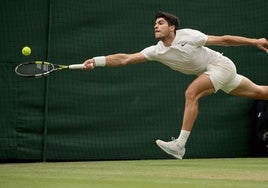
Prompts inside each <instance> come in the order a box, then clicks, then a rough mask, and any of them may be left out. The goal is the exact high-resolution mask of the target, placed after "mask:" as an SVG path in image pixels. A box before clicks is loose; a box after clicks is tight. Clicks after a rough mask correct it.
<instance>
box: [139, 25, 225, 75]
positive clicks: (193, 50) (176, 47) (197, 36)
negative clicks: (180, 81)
mask: <svg viewBox="0 0 268 188" xmlns="http://www.w3.org/2000/svg"><path fill="white" fill-rule="evenodd" d="M207 39H208V36H207V35H205V34H204V33H201V32H200V31H197V30H193V29H180V30H177V31H176V37H175V39H174V41H173V42H172V44H171V46H168V47H166V46H165V45H164V44H163V42H162V41H159V42H158V43H157V45H153V46H150V47H147V48H145V49H144V50H142V51H141V53H142V54H143V55H144V56H145V57H146V59H147V60H149V61H158V62H161V63H163V64H165V65H167V66H169V67H170V68H171V69H173V70H176V71H180V72H182V73H184V74H194V75H200V74H202V73H204V72H206V71H207V66H208V64H210V63H212V62H214V61H217V59H218V58H219V57H220V56H222V55H221V54H220V53H218V52H216V51H213V50H211V49H209V48H207V47H204V45H205V43H206V41H207Z"/></svg>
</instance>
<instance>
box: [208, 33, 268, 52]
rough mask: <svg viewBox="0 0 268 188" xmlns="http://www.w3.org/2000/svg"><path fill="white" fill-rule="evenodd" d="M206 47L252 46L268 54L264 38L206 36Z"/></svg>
mask: <svg viewBox="0 0 268 188" xmlns="http://www.w3.org/2000/svg"><path fill="white" fill-rule="evenodd" d="M205 45H206V46H209V45H217V46H245V45H252V46H256V47H257V48H259V49H261V50H263V51H265V52H266V53H268V41H267V39H265V38H259V39H254V38H247V37H241V36H232V35H223V36H214V35H208V39H207V41H206V43H205Z"/></svg>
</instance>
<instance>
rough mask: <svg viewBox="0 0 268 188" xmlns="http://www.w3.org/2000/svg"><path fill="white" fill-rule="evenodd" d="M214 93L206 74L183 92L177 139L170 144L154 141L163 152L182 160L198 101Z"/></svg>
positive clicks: (195, 115) (195, 116) (196, 112)
mask: <svg viewBox="0 0 268 188" xmlns="http://www.w3.org/2000/svg"><path fill="white" fill-rule="evenodd" d="M214 92H215V90H214V87H213V85H212V83H211V81H210V78H209V75H206V74H202V75H200V76H199V77H197V78H196V79H195V80H194V81H193V82H192V83H191V84H190V85H189V86H188V88H187V90H186V92H185V109H184V117H183V124H182V130H181V133H180V136H179V138H178V139H176V140H173V141H170V142H164V141H162V140H156V143H157V145H158V146H159V147H160V148H161V149H162V150H163V151H165V152H166V153H168V154H170V155H172V156H174V157H176V158H178V159H182V157H183V156H184V154H185V143H186V141H187V138H188V137H189V135H190V131H191V130H192V128H193V125H194V122H195V120H196V118H197V114H198V100H199V99H200V98H201V97H204V96H206V95H209V94H212V93H214Z"/></svg>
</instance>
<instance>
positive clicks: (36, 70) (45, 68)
mask: <svg viewBox="0 0 268 188" xmlns="http://www.w3.org/2000/svg"><path fill="white" fill-rule="evenodd" d="M63 68H68V66H64V65H55V64H52V63H49V62H46V61H30V62H25V63H21V64H19V65H18V66H17V67H16V68H15V72H16V74H17V75H19V76H23V77H34V78H38V77H43V76H47V75H48V74H49V73H51V72H53V71H56V70H59V69H63Z"/></svg>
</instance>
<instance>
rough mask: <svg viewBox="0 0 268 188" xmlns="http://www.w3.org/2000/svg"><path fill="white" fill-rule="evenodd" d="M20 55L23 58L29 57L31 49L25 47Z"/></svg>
mask: <svg viewBox="0 0 268 188" xmlns="http://www.w3.org/2000/svg"><path fill="white" fill-rule="evenodd" d="M21 53H22V54H23V55H25V56H29V55H30V54H31V48H30V47H29V46H25V47H23V48H22V50H21Z"/></svg>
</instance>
